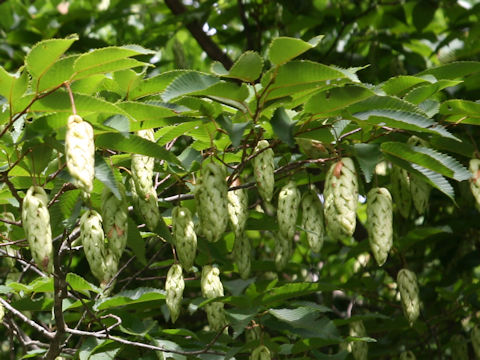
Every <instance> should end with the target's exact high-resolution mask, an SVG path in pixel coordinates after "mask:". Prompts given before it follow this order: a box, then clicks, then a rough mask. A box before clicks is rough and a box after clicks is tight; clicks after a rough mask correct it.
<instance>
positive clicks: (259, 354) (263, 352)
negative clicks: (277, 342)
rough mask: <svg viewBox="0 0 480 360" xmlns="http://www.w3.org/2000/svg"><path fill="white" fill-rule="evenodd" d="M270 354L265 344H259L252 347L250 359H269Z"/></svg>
mask: <svg viewBox="0 0 480 360" xmlns="http://www.w3.org/2000/svg"><path fill="white" fill-rule="evenodd" d="M271 358H272V357H271V354H270V350H268V348H267V347H266V346H265V345H260V346H258V347H256V348H255V349H253V351H252V355H251V356H250V360H270V359H271Z"/></svg>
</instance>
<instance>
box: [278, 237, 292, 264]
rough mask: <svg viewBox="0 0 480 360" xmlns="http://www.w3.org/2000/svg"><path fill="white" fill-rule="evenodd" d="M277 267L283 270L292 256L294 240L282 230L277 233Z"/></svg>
mask: <svg viewBox="0 0 480 360" xmlns="http://www.w3.org/2000/svg"><path fill="white" fill-rule="evenodd" d="M274 250H275V258H274V260H275V268H276V269H277V271H282V270H283V269H284V268H285V266H286V265H287V264H288V261H289V260H290V257H291V256H292V240H291V239H288V238H287V237H286V236H285V235H283V234H282V233H281V232H278V233H276V235H275V249H274Z"/></svg>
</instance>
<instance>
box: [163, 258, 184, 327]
mask: <svg viewBox="0 0 480 360" xmlns="http://www.w3.org/2000/svg"><path fill="white" fill-rule="evenodd" d="M184 289H185V281H184V280H183V271H182V267H181V266H180V265H179V264H173V265H172V266H171V267H170V269H169V270H168V273H167V280H166V282H165V291H166V299H165V301H166V303H167V307H168V310H169V311H170V318H171V319H172V322H173V323H174V322H175V321H176V320H177V319H178V316H179V315H180V311H181V308H182V299H183V290H184Z"/></svg>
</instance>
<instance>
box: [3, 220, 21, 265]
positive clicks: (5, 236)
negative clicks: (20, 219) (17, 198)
mask: <svg viewBox="0 0 480 360" xmlns="http://www.w3.org/2000/svg"><path fill="white" fill-rule="evenodd" d="M0 217H1V218H2V219H5V220H9V221H12V222H13V221H15V216H14V215H13V214H12V213H11V212H4V213H2V214H0ZM0 228H1V229H2V231H1V237H0V242H8V241H10V232H11V231H12V225H11V224H8V223H4V222H2V223H0ZM2 249H3V250H5V252H6V253H7V254H8V255H9V256H16V255H17V251H16V250H14V249H13V248H12V247H11V246H10V245H6V246H2ZM3 261H4V262H5V264H6V265H7V266H8V267H9V268H10V269H12V268H13V267H14V266H15V259H13V258H11V257H7V256H6V257H4V258H3Z"/></svg>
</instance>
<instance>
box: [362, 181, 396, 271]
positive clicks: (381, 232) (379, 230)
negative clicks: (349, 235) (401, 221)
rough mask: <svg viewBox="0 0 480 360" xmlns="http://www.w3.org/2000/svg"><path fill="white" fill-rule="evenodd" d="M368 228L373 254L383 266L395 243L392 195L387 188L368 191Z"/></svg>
mask: <svg viewBox="0 0 480 360" xmlns="http://www.w3.org/2000/svg"><path fill="white" fill-rule="evenodd" d="M367 229H368V234H369V237H368V240H369V242H370V248H371V249H372V253H373V256H374V257H375V260H376V261H377V263H378V266H382V265H383V264H384V263H385V261H386V260H387V257H388V252H389V251H390V249H391V247H392V244H393V213H392V197H391V195H390V192H389V191H388V190H387V189H386V188H373V189H371V190H370V191H369V192H368V195H367Z"/></svg>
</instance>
